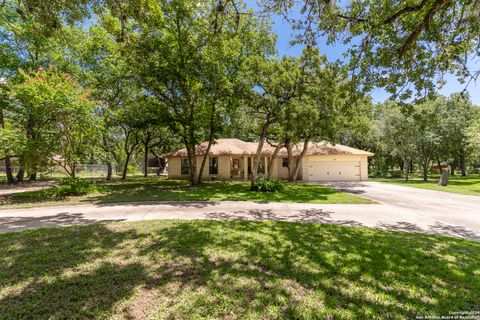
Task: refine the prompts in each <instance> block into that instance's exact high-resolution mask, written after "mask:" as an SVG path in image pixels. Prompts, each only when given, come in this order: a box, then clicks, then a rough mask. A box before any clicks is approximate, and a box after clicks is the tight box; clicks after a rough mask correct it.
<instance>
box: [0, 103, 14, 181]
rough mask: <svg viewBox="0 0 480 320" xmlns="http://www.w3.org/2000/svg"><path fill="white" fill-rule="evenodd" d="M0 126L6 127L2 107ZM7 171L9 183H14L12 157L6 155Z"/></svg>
mask: <svg viewBox="0 0 480 320" xmlns="http://www.w3.org/2000/svg"><path fill="white" fill-rule="evenodd" d="M0 128H5V119H4V117H3V110H1V109H0ZM5 173H6V175H7V183H14V182H15V178H14V177H13V172H12V163H11V161H10V157H9V156H6V157H5Z"/></svg>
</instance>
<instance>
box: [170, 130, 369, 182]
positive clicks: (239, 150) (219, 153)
mask: <svg viewBox="0 0 480 320" xmlns="http://www.w3.org/2000/svg"><path fill="white" fill-rule="evenodd" d="M207 145H208V143H207V142H204V143H202V144H201V145H199V146H198V147H197V150H196V153H197V167H198V170H197V172H198V171H199V168H200V166H201V163H202V160H203V155H204V154H205V151H206V149H207ZM257 146H258V143H257V142H245V141H242V140H239V139H218V140H217V141H216V142H215V144H213V145H212V147H211V149H210V152H209V154H208V161H207V163H206V165H205V169H204V173H203V177H204V178H205V179H206V180H208V179H220V180H230V179H232V180H248V178H249V175H250V174H251V173H252V166H253V159H254V157H255V154H256V151H257ZM302 147H303V144H299V145H297V146H295V147H294V148H293V156H294V159H296V158H297V157H298V156H299V154H300V152H301V151H302ZM274 149H275V148H274V147H272V146H270V145H268V144H265V145H264V147H263V151H262V159H261V162H260V170H259V174H265V175H266V174H267V173H268V170H272V178H277V179H286V178H287V177H288V168H287V163H288V161H287V150H286V149H285V148H283V149H282V150H281V151H280V152H279V154H278V156H277V158H276V159H275V161H274V162H273V165H272V168H269V167H268V164H269V161H270V157H271V155H272V153H273V151H274ZM373 155H374V154H373V153H371V152H367V151H363V150H359V149H355V148H350V147H347V146H343V145H340V144H336V145H332V144H329V143H325V142H312V143H310V146H309V148H308V151H307V153H306V154H305V157H304V159H303V161H302V163H301V169H300V173H299V177H298V178H299V179H300V180H303V181H359V180H368V157H371V156H373ZM166 158H167V160H168V177H169V178H172V179H182V178H183V179H187V178H188V177H189V176H188V173H189V168H188V158H187V150H186V149H185V148H183V149H180V150H177V151H175V152H173V153H171V154H168V155H166ZM294 162H295V161H294ZM292 170H294V168H292Z"/></svg>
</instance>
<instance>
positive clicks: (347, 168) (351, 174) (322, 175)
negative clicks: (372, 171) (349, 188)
mask: <svg viewBox="0 0 480 320" xmlns="http://www.w3.org/2000/svg"><path fill="white" fill-rule="evenodd" d="M308 180H309V181H356V180H360V162H359V161H309V162H308Z"/></svg>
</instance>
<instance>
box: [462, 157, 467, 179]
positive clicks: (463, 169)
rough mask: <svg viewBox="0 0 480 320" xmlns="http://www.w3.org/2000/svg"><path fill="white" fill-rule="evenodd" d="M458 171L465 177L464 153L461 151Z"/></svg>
mask: <svg viewBox="0 0 480 320" xmlns="http://www.w3.org/2000/svg"><path fill="white" fill-rule="evenodd" d="M460 170H461V172H462V177H465V176H466V175H467V168H466V166H465V153H464V152H463V151H462V153H461V154H460Z"/></svg>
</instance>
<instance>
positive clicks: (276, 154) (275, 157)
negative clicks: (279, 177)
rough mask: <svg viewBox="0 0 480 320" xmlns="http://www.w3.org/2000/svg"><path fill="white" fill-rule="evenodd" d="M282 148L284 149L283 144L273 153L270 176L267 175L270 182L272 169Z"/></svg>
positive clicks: (278, 145)
mask: <svg viewBox="0 0 480 320" xmlns="http://www.w3.org/2000/svg"><path fill="white" fill-rule="evenodd" d="M282 148H283V144H282V143H279V144H277V146H276V147H275V150H274V151H273V153H272V156H271V158H270V164H269V170H268V174H267V179H268V180H270V179H271V178H272V169H273V166H274V163H275V159H277V156H278V153H279V152H280V150H281V149H282Z"/></svg>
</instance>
